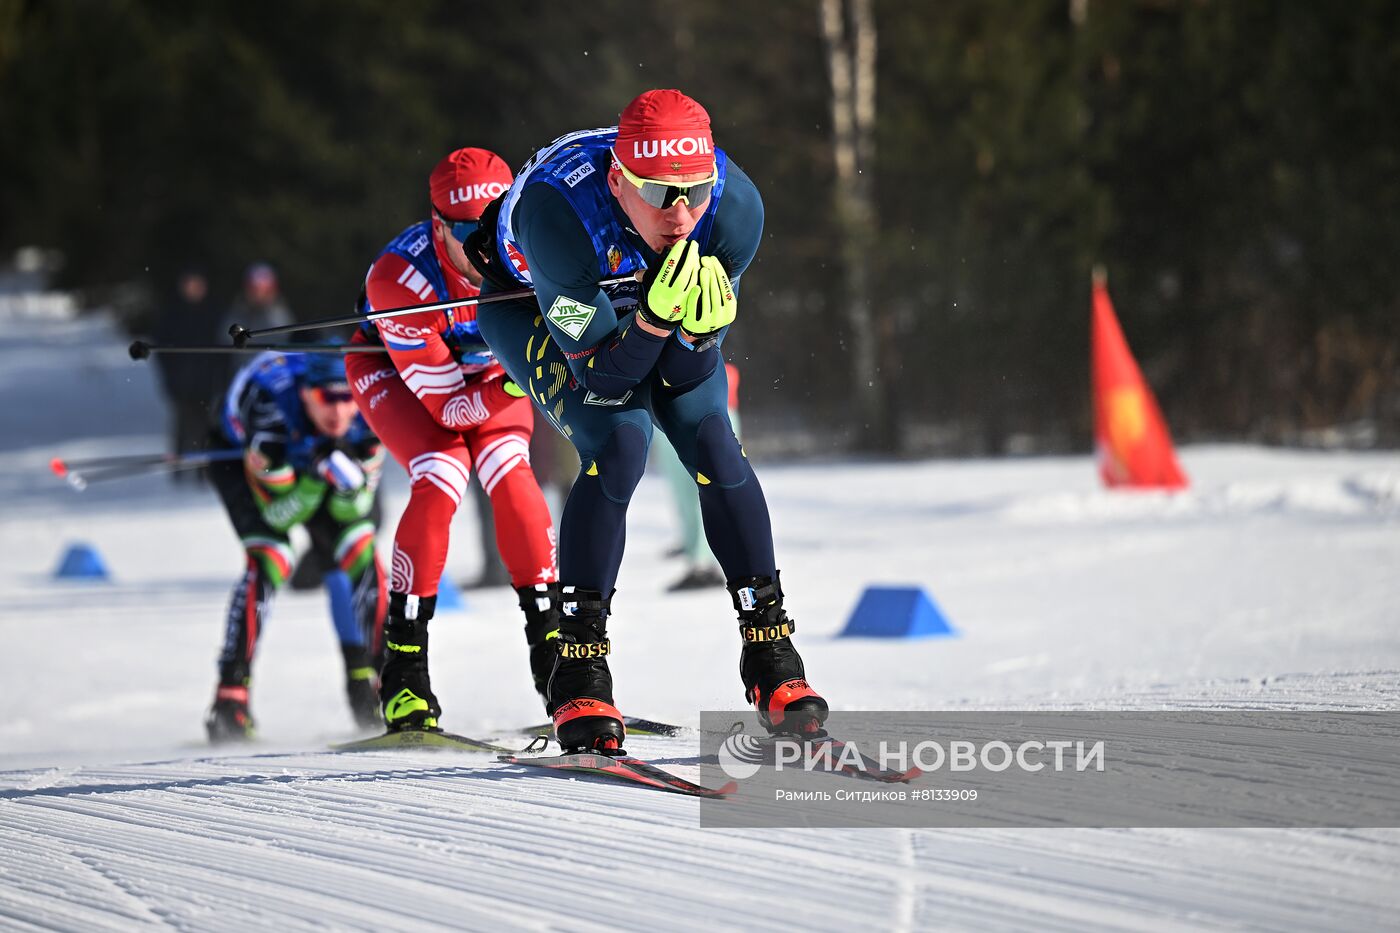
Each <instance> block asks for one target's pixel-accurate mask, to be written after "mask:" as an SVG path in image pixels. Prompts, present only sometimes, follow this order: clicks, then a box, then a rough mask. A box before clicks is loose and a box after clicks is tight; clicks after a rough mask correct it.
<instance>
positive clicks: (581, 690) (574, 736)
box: [548, 586, 627, 754]
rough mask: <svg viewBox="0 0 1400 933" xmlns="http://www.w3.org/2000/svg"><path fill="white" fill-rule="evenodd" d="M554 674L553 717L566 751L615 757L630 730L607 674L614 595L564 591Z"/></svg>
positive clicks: (551, 685)
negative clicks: (610, 607) (613, 755)
mask: <svg viewBox="0 0 1400 933" xmlns="http://www.w3.org/2000/svg"><path fill="white" fill-rule="evenodd" d="M559 599H560V606H559V635H558V637H557V638H552V639H550V641H553V642H555V643H556V644H557V645H558V657H557V660H556V662H555V665H554V673H553V674H552V675H551V677H550V678H549V703H548V707H549V714H550V716H551V717H552V718H553V720H554V735H555V737H556V738H558V739H559V744H560V745H561V746H563V748H564V750H565V751H566V752H572V751H596V752H603V753H605V754H606V753H614V754H615V753H617V752H620V751H621V750H622V740H623V738H624V737H625V736H626V734H627V731H626V730H625V729H624V728H623V725H622V714H621V713H619V712H618V711H617V707H615V706H613V692H612V674H611V673H609V671H608V653H609V652H610V651H612V644H611V642H609V641H608V633H607V627H608V611H609V605H610V603H611V602H612V597H611V596H609V597H608V598H607V599H604V598H603V594H602V593H600V592H598V591H597V590H580V589H576V588H574V587H572V586H565V587H562V588H561V590H560V594H559Z"/></svg>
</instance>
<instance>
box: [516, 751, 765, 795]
mask: <svg viewBox="0 0 1400 933" xmlns="http://www.w3.org/2000/svg"><path fill="white" fill-rule="evenodd" d="M496 760H497V761H503V762H505V763H506V764H511V765H525V766H527V767H531V768H547V769H549V770H552V771H580V772H583V773H585V774H596V775H599V776H600V777H608V778H615V779H617V780H619V781H624V782H627V783H630V784H635V785H640V786H643V787H652V788H655V789H656V790H664V791H669V792H671V793H673V794H686V795H687V796H690V797H707V798H720V797H727V796H729V795H730V794H732V793H734V792H735V791H736V790H738V788H739V785H738V784H737V783H735V782H734V781H730V782H729V783H728V784H726V785H724V786H723V787H720V788H717V789H716V788H712V787H705V786H704V785H702V784H696V783H695V782H694V781H687V780H686V779H685V778H683V777H680V776H679V775H675V774H672V773H671V772H669V771H667V770H665V769H664V768H659V767H657V766H656V765H654V764H652V763H651V762H649V761H643V760H642V759H640V758H631V757H628V756H620V757H617V758H614V757H612V756H610V755H600V754H596V753H592V752H574V753H571V754H564V755H526V756H521V755H513V754H512V755H500V756H498V757H497V759H496Z"/></svg>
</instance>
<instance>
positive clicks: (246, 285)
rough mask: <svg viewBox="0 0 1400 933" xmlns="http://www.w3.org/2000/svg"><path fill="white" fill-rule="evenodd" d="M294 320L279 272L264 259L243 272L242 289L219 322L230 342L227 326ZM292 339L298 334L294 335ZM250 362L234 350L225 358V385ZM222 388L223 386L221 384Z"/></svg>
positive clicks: (223, 337)
mask: <svg viewBox="0 0 1400 933" xmlns="http://www.w3.org/2000/svg"><path fill="white" fill-rule="evenodd" d="M293 323H295V319H294V318H293V317H292V312H291V310H290V309H288V308H287V305H286V302H284V301H283V300H282V288H281V286H280V284H279V283H278V281H277V271H276V270H275V269H273V268H272V266H270V265H268V264H267V263H265V262H255V263H253V264H252V265H251V266H249V267H248V268H247V270H246V271H245V272H244V273H243V290H242V291H241V292H240V293H239V295H238V297H237V298H235V299H234V301H233V304H231V305H230V306H229V309H228V314H227V315H225V316H224V319H223V320H222V321H220V322H219V327H218V331H219V342H220V343H227V342H228V329H229V327H231V326H232V325H234V324H242V325H243V326H244V327H246V328H248V329H249V330H259V329H261V328H264V327H285V326H286V325H288V324H293ZM292 339H293V340H295V339H296V337H293V338H292ZM246 362H248V361H247V360H246V359H244V358H242V357H240V356H238V354H234V353H231V354H229V355H228V356H227V358H226V359H225V360H224V373H223V377H224V379H223V385H228V383H229V381H230V380H231V379H233V374H234V373H235V372H237V371H238V367H239V366H240V365H241V364H243V363H246ZM220 388H223V386H220Z"/></svg>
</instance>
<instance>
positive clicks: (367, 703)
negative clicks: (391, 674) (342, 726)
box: [340, 645, 384, 729]
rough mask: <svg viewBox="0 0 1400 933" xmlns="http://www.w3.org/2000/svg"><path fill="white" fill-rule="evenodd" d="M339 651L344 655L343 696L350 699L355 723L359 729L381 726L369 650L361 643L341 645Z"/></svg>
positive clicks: (376, 686) (376, 687)
mask: <svg viewBox="0 0 1400 933" xmlns="http://www.w3.org/2000/svg"><path fill="white" fill-rule="evenodd" d="M340 651H341V654H343V655H344V656H345V696H346V698H347V699H348V700H349V701H350V713H351V714H352V715H353V716H354V717H355V725H357V726H359V727H360V728H361V729H373V728H376V727H377V726H382V725H383V724H384V715H383V713H381V712H380V711H379V685H378V680H377V678H376V677H375V673H374V665H373V663H372V662H371V661H370V656H369V651H368V650H367V649H366V648H365V647H364V646H363V645H341V646H340Z"/></svg>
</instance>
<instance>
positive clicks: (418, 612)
mask: <svg viewBox="0 0 1400 933" xmlns="http://www.w3.org/2000/svg"><path fill="white" fill-rule="evenodd" d="M436 608H437V597H436V596H407V595H405V594H403V593H390V594H389V619H388V621H387V622H386V623H385V625H384V668H383V669H382V670H381V671H380V672H379V701H380V703H382V704H383V710H384V725H385V726H387V727H388V729H389V731H390V732H403V731H405V730H413V729H416V730H422V731H429V732H435V731H437V730H438V722H437V721H438V717H439V716H441V715H442V708H441V707H439V706H438V701H437V697H435V696H433V688H432V687H431V685H430V684H429V682H428V620H430V619H431V618H432V617H433V611H434V610H435V609H436Z"/></svg>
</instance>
